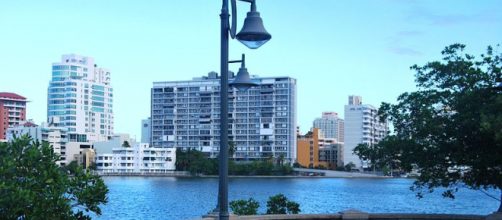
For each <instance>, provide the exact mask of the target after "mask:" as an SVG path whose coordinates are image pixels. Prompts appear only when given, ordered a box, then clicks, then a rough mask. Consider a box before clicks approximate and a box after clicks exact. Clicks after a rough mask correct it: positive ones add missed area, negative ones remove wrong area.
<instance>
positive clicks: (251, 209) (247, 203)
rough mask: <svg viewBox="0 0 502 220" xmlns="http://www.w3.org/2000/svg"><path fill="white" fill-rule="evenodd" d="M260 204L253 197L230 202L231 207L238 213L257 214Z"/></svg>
mask: <svg viewBox="0 0 502 220" xmlns="http://www.w3.org/2000/svg"><path fill="white" fill-rule="evenodd" d="M259 207H260V204H259V203H258V202H257V201H256V200H254V199H253V198H249V199H248V200H242V199H241V200H235V201H231V202H230V208H231V209H232V212H233V213H234V214H236V215H256V214H257V213H258V208H259Z"/></svg>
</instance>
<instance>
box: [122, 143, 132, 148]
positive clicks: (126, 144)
mask: <svg viewBox="0 0 502 220" xmlns="http://www.w3.org/2000/svg"><path fill="white" fill-rule="evenodd" d="M122 147H126V148H129V147H131V145H130V144H129V141H124V143H122Z"/></svg>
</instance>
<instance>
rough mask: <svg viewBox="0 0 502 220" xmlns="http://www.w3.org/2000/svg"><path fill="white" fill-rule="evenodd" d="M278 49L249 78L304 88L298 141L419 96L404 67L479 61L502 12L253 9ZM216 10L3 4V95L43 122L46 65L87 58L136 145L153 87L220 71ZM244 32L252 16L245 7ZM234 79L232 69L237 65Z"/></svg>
mask: <svg viewBox="0 0 502 220" xmlns="http://www.w3.org/2000/svg"><path fill="white" fill-rule="evenodd" d="M257 1H258V2H257V6H258V10H259V11H260V12H261V15H262V18H263V20H264V23H265V27H266V28H267V30H268V31H269V32H270V33H271V34H272V36H273V37H272V40H271V41H269V42H268V43H267V44H265V45H264V46H263V47H262V48H260V49H258V50H249V49H246V48H245V47H244V46H243V45H241V44H240V43H239V42H237V41H233V42H231V44H230V54H231V56H230V57H231V59H232V58H239V57H240V54H241V53H243V52H244V53H246V55H247V57H246V58H247V59H246V61H247V67H248V70H249V72H250V73H251V74H257V75H260V76H279V75H280V76H291V77H294V78H296V79H297V80H298V123H299V125H300V126H301V129H302V131H306V130H308V129H309V128H310V126H311V123H312V120H313V119H314V118H315V117H317V116H319V115H320V114H321V112H322V111H336V112H339V113H340V114H341V115H343V106H344V105H345V104H346V102H347V96H348V95H350V94H357V95H361V96H363V102H364V103H368V104H374V105H379V104H380V103H381V102H382V101H386V102H392V101H395V99H396V97H397V96H398V95H399V94H400V93H402V92H404V91H409V90H413V89H414V83H413V72H411V71H410V70H409V66H411V65H413V64H423V63H425V62H426V61H430V60H435V59H438V58H440V51H441V50H442V49H443V48H444V47H445V46H446V45H449V44H452V43H457V42H458V43H464V44H467V45H468V48H467V49H468V51H470V52H472V53H474V54H479V53H481V52H483V51H484V49H485V48H486V46H487V45H495V44H498V43H502V13H501V11H502V2H501V1H499V0H493V1H487V0H481V1H472V0H468V1H459V0H448V1H446V0H441V1H437V0H429V1H418V0H417V1H413V0H379V1H377V0H367V1H352V0H351V1H348V0H346V1H342V0H315V1H313V0H288V1H286V0H257ZM220 8H221V1H218V0H193V1H188V0H169V1H168V0H147V1H124V0H106V1H104V0H65V1H25V0H19V1H2V4H1V5H0V30H1V31H0V91H9V92H15V93H18V94H20V95H23V96H26V97H27V98H28V99H29V100H30V101H31V102H30V104H29V105H28V118H32V119H34V120H35V121H36V122H37V123H40V122H41V121H45V120H46V114H47V112H46V103H47V97H46V96H47V86H48V83H49V80H50V77H51V63H52V62H57V61H59V59H60V56H61V55H62V54H65V53H77V54H82V55H86V56H92V57H94V58H95V60H96V62H97V63H98V64H99V65H100V66H103V67H107V68H109V69H111V71H112V85H113V87H114V92H115V94H114V97H115V100H114V111H115V132H126V133H131V134H132V135H136V136H137V138H138V139H139V138H140V120H141V119H143V118H146V117H148V116H149V114H150V88H151V87H152V82H153V81H165V80H187V79H191V78H192V77H196V76H201V75H205V74H206V73H207V72H209V71H219V46H220V43H219V42H220V41H219V25H220V23H219V22H220V21H219V12H220ZM238 8H239V10H238V11H239V13H238V23H239V28H240V27H241V25H242V21H243V19H244V17H245V13H246V12H247V11H248V9H249V8H248V5H247V4H246V3H238ZM230 69H231V70H234V71H236V70H237V69H238V66H237V65H231V67H230Z"/></svg>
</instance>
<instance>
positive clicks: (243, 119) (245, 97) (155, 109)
mask: <svg viewBox="0 0 502 220" xmlns="http://www.w3.org/2000/svg"><path fill="white" fill-rule="evenodd" d="M230 78H231V79H230V80H233V79H232V78H233V74H230ZM253 80H255V81H256V82H257V83H259V84H260V86H257V87H255V88H251V89H249V90H247V91H237V90H236V89H231V90H230V91H229V111H228V112H229V114H228V117H229V140H230V141H231V142H233V144H234V146H235V149H236V153H235V158H236V159H237V160H247V159H250V160H252V159H263V158H268V157H279V155H283V156H284V158H285V159H286V160H289V161H290V162H293V161H294V160H295V158H296V80H295V79H293V78H290V77H266V78H258V77H254V78H253ZM151 92H152V100H151V120H152V121H151V123H152V136H151V141H152V145H153V146H154V147H176V148H181V149H188V148H192V149H198V150H201V151H203V152H205V153H208V154H209V155H210V156H212V157H215V156H217V154H218V151H219V146H220V143H219V135H220V131H219V130H220V79H219V77H218V74H217V73H214V72H211V73H209V74H208V76H204V77H200V78H194V79H192V80H189V81H172V82H154V84H153V88H152V91H151Z"/></svg>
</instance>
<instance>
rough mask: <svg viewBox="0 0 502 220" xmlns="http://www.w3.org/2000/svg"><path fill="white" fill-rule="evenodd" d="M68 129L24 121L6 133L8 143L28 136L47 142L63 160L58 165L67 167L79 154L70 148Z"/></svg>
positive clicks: (51, 124)
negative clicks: (75, 155)
mask: <svg viewBox="0 0 502 220" xmlns="http://www.w3.org/2000/svg"><path fill="white" fill-rule="evenodd" d="M67 132H68V129H67V128H63V127H56V126H54V124H53V123H49V124H46V123H42V125H40V126H39V125H36V124H35V123H33V121H24V122H21V123H20V124H19V125H16V126H13V127H9V128H8V129H7V131H6V136H7V140H8V141H12V140H13V139H14V137H19V136H22V135H28V136H30V137H31V138H32V139H33V140H38V141H47V142H49V144H50V145H51V146H52V148H53V149H54V153H57V154H59V155H60V157H61V160H60V161H58V162H57V164H58V165H66V164H68V163H69V162H71V161H72V160H73V155H74V154H78V153H79V149H77V150H76V152H70V151H72V150H71V149H72V148H71V146H68V139H67Z"/></svg>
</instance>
